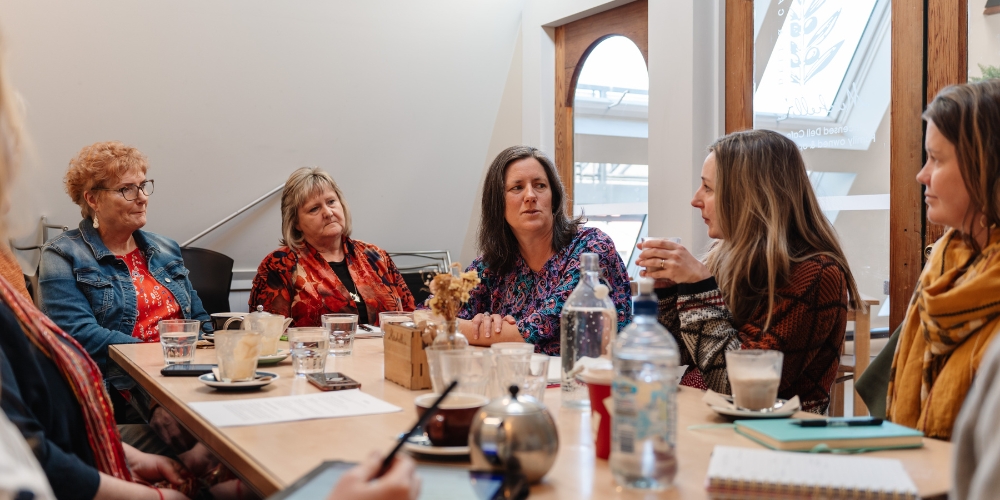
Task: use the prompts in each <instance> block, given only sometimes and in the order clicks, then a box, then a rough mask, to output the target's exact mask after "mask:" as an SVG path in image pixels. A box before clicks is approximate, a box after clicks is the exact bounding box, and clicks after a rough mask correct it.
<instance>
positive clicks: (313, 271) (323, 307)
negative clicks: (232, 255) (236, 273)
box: [249, 238, 413, 327]
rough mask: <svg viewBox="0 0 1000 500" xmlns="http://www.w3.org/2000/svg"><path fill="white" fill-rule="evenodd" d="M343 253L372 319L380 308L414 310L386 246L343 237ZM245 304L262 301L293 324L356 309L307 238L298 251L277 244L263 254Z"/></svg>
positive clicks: (254, 305) (306, 323) (316, 321)
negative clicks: (268, 253) (248, 298)
mask: <svg viewBox="0 0 1000 500" xmlns="http://www.w3.org/2000/svg"><path fill="white" fill-rule="evenodd" d="M344 255H345V259H346V260H347V268H348V270H349V271H350V272H351V279H353V280H354V285H355V286H356V287H357V289H358V294H360V295H361V298H362V299H364V302H365V306H367V308H368V317H369V318H371V321H375V322H377V321H378V313H380V312H382V311H397V310H405V311H412V310H413V295H412V294H411V293H410V289H409V288H407V287H406V283H405V282H404V281H403V275H402V274H400V273H399V270H397V269H396V265H395V264H393V263H392V259H391V258H390V257H389V254H388V253H386V252H385V250H382V249H381V248H379V247H377V246H375V245H372V244H369V243H365V242H363V241H359V240H352V239H350V238H344ZM249 305H250V309H251V310H256V308H257V306H258V305H262V306H264V310H265V311H267V312H270V313H273V314H280V315H282V316H285V317H291V318H292V319H293V321H292V326H297V327H302V326H320V325H321V317H322V315H324V314H329V313H354V314H357V312H358V308H357V306H356V305H355V303H354V301H353V300H351V294H350V292H348V290H347V287H345V286H344V284H343V283H342V282H341V281H340V279H339V278H337V274H336V273H335V272H334V271H333V269H331V268H330V264H329V263H327V262H326V260H325V259H324V258H323V256H322V255H321V254H320V253H319V251H317V250H316V249H315V248H313V247H312V246H311V245H309V244H308V243H306V242H303V243H302V248H301V249H300V250H298V251H295V250H292V249H291V248H289V247H281V248H279V249H277V250H275V251H273V252H271V254H270V255H268V256H267V257H265V258H264V260H263V261H262V262H261V263H260V267H258V268H257V276H256V277H255V278H254V280H253V288H251V290H250V302H249Z"/></svg>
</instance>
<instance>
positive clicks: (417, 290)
mask: <svg viewBox="0 0 1000 500" xmlns="http://www.w3.org/2000/svg"><path fill="white" fill-rule="evenodd" d="M389 256H390V257H392V262H393V264H395V265H396V269H398V270H399V273H400V274H402V275H403V281H405V282H406V288H409V289H410V293H412V294H413V302H414V303H415V304H417V305H418V306H419V305H420V304H423V303H424V301H426V300H427V298H428V297H430V296H431V291H430V288H429V287H428V286H427V284H426V283H427V282H428V281H429V280H430V279H431V278H433V277H434V275H435V274H437V273H446V272H448V271H449V270H450V269H451V253H449V252H448V251H447V250H431V251H420V252H389Z"/></svg>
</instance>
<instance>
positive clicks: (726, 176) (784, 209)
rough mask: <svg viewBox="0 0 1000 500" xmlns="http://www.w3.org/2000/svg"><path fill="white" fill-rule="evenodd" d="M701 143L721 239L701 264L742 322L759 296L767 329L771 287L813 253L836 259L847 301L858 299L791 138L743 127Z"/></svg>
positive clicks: (858, 302) (771, 306) (757, 304)
mask: <svg viewBox="0 0 1000 500" xmlns="http://www.w3.org/2000/svg"><path fill="white" fill-rule="evenodd" d="M709 151H711V152H712V153H714V154H715V164H716V174H715V179H716V180H715V182H716V186H715V196H716V198H715V199H716V203H715V212H716V215H717V216H718V219H719V228H720V230H721V231H722V234H723V239H722V240H720V241H718V242H716V244H715V245H714V246H713V247H712V249H711V250H710V251H709V254H708V259H707V265H708V268H709V270H710V271H711V272H712V275H713V276H715V279H716V280H717V282H718V284H719V289H720V290H722V295H723V298H724V299H725V301H726V304H728V305H729V308H730V310H731V311H732V313H733V317H734V319H735V320H736V321H737V322H739V323H744V322H746V321H747V320H748V319H749V318H750V317H751V316H752V315H753V314H754V312H755V311H756V310H757V309H758V308H759V307H761V306H763V305H765V304H766V305H767V319H766V321H765V322H764V328H763V329H764V330H767V328H768V327H769V326H770V324H771V316H772V314H773V312H774V295H775V290H776V289H777V288H778V287H780V286H782V285H784V284H786V283H787V282H788V279H789V277H790V273H791V266H792V263H797V262H802V261H805V260H807V259H810V258H812V257H815V256H817V255H824V256H826V257H828V258H830V259H831V260H833V261H834V262H836V263H837V264H838V265H839V266H840V268H841V270H842V271H843V273H844V278H845V281H846V282H847V291H848V293H849V298H850V305H851V307H853V308H855V309H860V308H862V307H865V306H864V303H863V302H862V301H861V296H860V294H859V293H858V287H857V284H856V283H855V281H854V276H853V275H852V274H851V270H850V267H849V266H848V265H847V259H846V258H845V257H844V252H843V251H842V250H841V249H840V243H839V242H838V239H837V233H836V231H835V230H834V229H833V226H832V225H831V224H830V221H828V220H827V218H826V216H825V215H823V212H822V211H821V210H820V208H819V202H818V201H817V200H816V195H815V194H814V193H813V190H812V185H811V184H810V183H809V177H808V175H807V174H806V168H805V163H804V162H803V161H802V154H801V153H799V149H798V147H797V146H796V145H795V143H794V142H792V140H791V139H789V138H787V137H785V136H783V135H781V134H779V133H777V132H773V131H770V130H748V131H744V132H736V133H732V134H729V135H727V136H724V137H722V138H721V139H719V140H717V141H715V143H714V144H712V145H711V146H710V147H709Z"/></svg>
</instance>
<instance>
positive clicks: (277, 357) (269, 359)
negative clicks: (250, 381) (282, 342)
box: [257, 349, 291, 365]
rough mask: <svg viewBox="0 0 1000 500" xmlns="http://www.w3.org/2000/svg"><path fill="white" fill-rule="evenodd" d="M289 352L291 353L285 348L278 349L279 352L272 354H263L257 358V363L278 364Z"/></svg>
mask: <svg viewBox="0 0 1000 500" xmlns="http://www.w3.org/2000/svg"><path fill="white" fill-rule="evenodd" d="M289 354H291V353H290V352H288V351H286V350H284V349H278V354H271V355H269V356H261V357H259V358H257V364H258V365H276V364H278V363H280V362H281V361H282V360H284V359H285V358H287V357H288V355H289Z"/></svg>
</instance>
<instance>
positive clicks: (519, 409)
mask: <svg viewBox="0 0 1000 500" xmlns="http://www.w3.org/2000/svg"><path fill="white" fill-rule="evenodd" d="M508 390H509V391H510V395H509V396H504V397H502V398H499V399H495V400H493V401H492V402H491V403H490V404H488V405H486V408H485V410H486V411H487V412H489V413H492V414H494V415H497V414H502V415H530V414H533V413H539V412H541V411H544V410H545V405H543V404H542V403H541V402H539V401H538V400H537V399H535V398H533V397H531V396H527V395H521V396H518V395H517V393H518V391H519V390H520V389H519V388H518V387H517V386H516V385H512V386H510V388H509V389H508Z"/></svg>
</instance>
